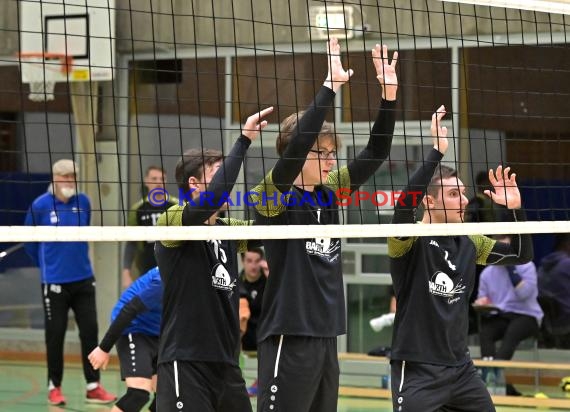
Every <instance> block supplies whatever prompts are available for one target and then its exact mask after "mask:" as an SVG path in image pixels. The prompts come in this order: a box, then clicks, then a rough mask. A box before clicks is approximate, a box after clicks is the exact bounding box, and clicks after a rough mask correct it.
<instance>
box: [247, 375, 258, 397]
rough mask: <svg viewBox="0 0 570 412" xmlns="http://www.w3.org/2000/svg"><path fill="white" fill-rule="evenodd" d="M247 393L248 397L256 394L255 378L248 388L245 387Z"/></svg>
mask: <svg viewBox="0 0 570 412" xmlns="http://www.w3.org/2000/svg"><path fill="white" fill-rule="evenodd" d="M247 394H248V395H249V397H250V398H253V397H256V396H257V379H256V380H255V382H253V383H252V384H251V386H250V387H249V388H247Z"/></svg>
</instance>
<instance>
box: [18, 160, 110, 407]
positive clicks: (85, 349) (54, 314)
mask: <svg viewBox="0 0 570 412" xmlns="http://www.w3.org/2000/svg"><path fill="white" fill-rule="evenodd" d="M52 172H53V178H52V185H51V186H50V189H49V190H48V192H47V193H44V194H43V195H41V196H39V197H38V198H37V199H35V200H34V202H33V203H32V205H31V207H30V209H29V210H28V213H27V215H26V221H25V224H26V225H27V226H88V225H89V224H90V220H91V206H90V204H89V199H88V198H87V196H85V195H84V194H82V193H77V192H76V174H77V172H78V169H77V165H76V164H75V162H74V161H73V160H69V159H62V160H59V161H57V162H55V163H54V165H53V168H52ZM26 252H27V253H28V255H29V256H30V257H31V258H32V260H33V261H34V262H35V263H36V264H37V265H38V266H39V267H40V271H41V280H42V295H43V305H44V314H45V340H46V351H47V362H48V389H49V394H48V401H49V403H50V404H52V405H64V404H65V397H64V396H63V394H62V392H61V381H62V379H63V347H64V341H65V332H66V329H67V318H68V313H69V309H72V310H73V312H74V314H75V321H76V323H77V327H78V329H79V338H80V341H81V353H82V360H83V373H84V375H85V380H86V381H87V387H86V401H87V402H90V403H109V402H112V401H114V400H115V399H116V397H115V396H114V395H112V394H110V393H108V392H107V391H105V389H103V387H102V386H101V385H100V383H99V378H100V376H99V372H98V371H96V370H94V369H93V368H92V367H91V364H90V363H89V360H88V359H87V355H88V354H89V352H91V351H92V350H93V349H94V348H95V347H96V346H97V341H98V339H97V312H96V307H95V278H94V277H93V269H92V267H91V262H90V260H89V249H88V245H87V242H41V243H27V244H26Z"/></svg>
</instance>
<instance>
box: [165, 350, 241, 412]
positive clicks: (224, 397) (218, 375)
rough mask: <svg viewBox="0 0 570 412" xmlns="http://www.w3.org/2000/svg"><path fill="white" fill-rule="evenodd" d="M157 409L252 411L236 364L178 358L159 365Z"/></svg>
mask: <svg viewBox="0 0 570 412" xmlns="http://www.w3.org/2000/svg"><path fill="white" fill-rule="evenodd" d="M157 385H158V387H157V391H156V406H157V410H158V411H169V412H170V411H172V412H174V411H184V412H251V411H252V409H251V402H250V400H249V397H248V395H247V389H246V387H245V381H244V380H243V377H242V375H241V370H240V368H239V367H238V366H237V365H230V364H227V363H219V362H196V361H175V362H166V363H161V364H159V365H158V381H157Z"/></svg>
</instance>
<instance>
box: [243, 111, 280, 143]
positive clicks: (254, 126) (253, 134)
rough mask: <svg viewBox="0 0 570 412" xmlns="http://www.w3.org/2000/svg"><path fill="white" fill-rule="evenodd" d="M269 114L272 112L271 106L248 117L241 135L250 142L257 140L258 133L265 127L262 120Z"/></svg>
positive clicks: (264, 121) (264, 122)
mask: <svg viewBox="0 0 570 412" xmlns="http://www.w3.org/2000/svg"><path fill="white" fill-rule="evenodd" d="M271 112H273V106H271V107H268V108H267V109H263V110H262V111H260V112H257V113H255V114H252V115H251V116H249V117H248V118H247V120H246V121H245V125H244V126H243V130H242V131H241V133H242V134H243V135H244V136H245V137H247V138H248V139H249V140H251V141H254V140H255V139H257V136H259V132H260V131H261V130H263V129H264V128H265V126H267V120H262V119H263V118H264V117H265V116H267V115H268V114H269V113H271Z"/></svg>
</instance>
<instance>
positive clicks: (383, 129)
mask: <svg viewBox="0 0 570 412" xmlns="http://www.w3.org/2000/svg"><path fill="white" fill-rule="evenodd" d="M334 96H335V94H334V92H333V91H332V90H330V89H328V88H326V87H322V88H321V89H320V90H319V92H318V94H317V96H316V97H315V101H314V102H313V103H312V104H311V105H310V106H309V107H308V108H307V110H306V111H305V113H304V115H303V116H302V117H301V118H300V119H299V122H298V125H297V128H296V130H295V131H294V133H293V137H292V139H291V141H290V143H289V145H288V146H287V148H286V149H285V152H284V153H283V155H282V156H281V158H280V159H279V160H278V162H277V164H276V165H275V167H274V168H273V169H272V170H271V171H270V172H269V173H268V174H267V176H266V177H265V178H264V180H263V181H262V182H261V183H260V184H259V185H258V186H256V187H255V188H254V189H253V190H252V194H253V195H252V196H251V199H250V200H251V201H252V202H253V204H255V222H256V224H260V225H271V224H272V225H330V224H338V223H339V210H338V199H337V190H338V189H340V188H343V189H346V190H347V191H348V192H350V191H353V190H356V189H357V188H358V187H360V186H361V185H362V184H363V183H365V182H366V181H367V180H368V179H369V177H370V176H372V175H373V174H374V173H375V172H376V170H377V169H378V168H379V167H380V165H381V164H382V162H383V161H384V160H385V159H386V158H387V157H388V154H389V152H390V147H391V143H392V135H393V132H394V124H395V114H394V108H395V102H393V101H385V100H383V101H382V102H381V106H380V109H379V112H378V115H377V118H376V121H375V123H374V125H373V127H372V129H371V134H370V140H369V142H368V144H367V146H366V147H365V148H364V149H363V150H362V151H361V152H360V153H359V154H358V155H357V156H356V158H355V159H354V160H353V161H351V162H350V163H349V164H348V165H347V166H344V167H341V168H339V169H337V170H334V171H331V172H330V173H329V175H328V177H327V181H326V182H324V184H322V185H318V186H315V187H314V190H313V191H306V190H303V188H300V187H296V186H293V182H294V180H295V178H296V177H297V176H299V174H300V173H301V170H302V167H303V165H304V163H305V160H306V158H307V154H308V153H309V150H311V148H312V147H313V145H314V144H315V141H316V139H317V137H318V135H319V132H320V130H321V127H322V125H323V122H324V119H325V115H326V112H327V111H328V110H329V109H330V108H331V107H332V104H333V101H334ZM340 235H341V234H340V233H339V237H340ZM263 243H264V246H265V252H266V255H267V261H268V264H269V277H268V279H267V284H266V287H265V293H264V297H263V309H262V314H261V321H260V325H259V327H258V331H257V338H258V341H262V340H264V339H266V338H267V337H269V336H271V335H297V336H310V337H324V338H327V337H336V336H338V335H341V334H344V333H346V314H345V313H346V309H345V299H344V286H343V279H342V262H341V241H340V238H301V239H284V240H264V242H263Z"/></svg>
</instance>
